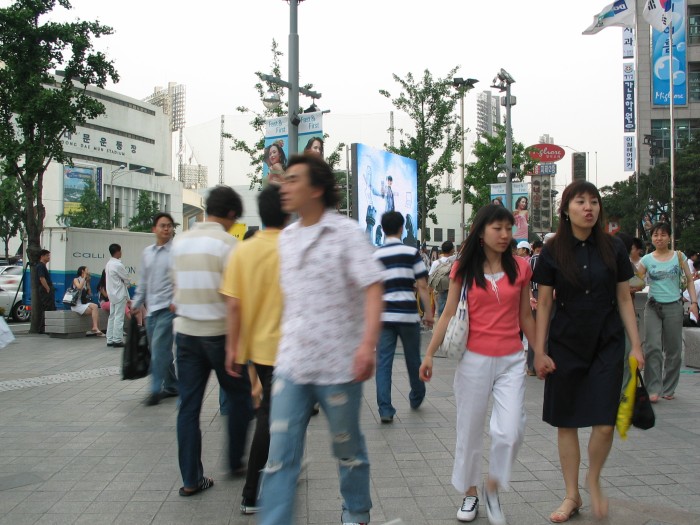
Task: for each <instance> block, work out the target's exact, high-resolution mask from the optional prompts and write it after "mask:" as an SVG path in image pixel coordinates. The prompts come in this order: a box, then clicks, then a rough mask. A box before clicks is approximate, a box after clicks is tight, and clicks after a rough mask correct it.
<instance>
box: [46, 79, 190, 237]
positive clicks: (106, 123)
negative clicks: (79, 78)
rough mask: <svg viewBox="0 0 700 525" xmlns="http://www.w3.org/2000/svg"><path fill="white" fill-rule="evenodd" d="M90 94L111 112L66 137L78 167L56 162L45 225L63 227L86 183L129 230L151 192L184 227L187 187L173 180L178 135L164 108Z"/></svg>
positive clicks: (50, 174)
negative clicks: (145, 195)
mask: <svg viewBox="0 0 700 525" xmlns="http://www.w3.org/2000/svg"><path fill="white" fill-rule="evenodd" d="M88 92H89V93H90V94H91V95H92V96H94V97H95V98H97V99H98V100H99V101H100V102H102V104H104V106H105V113H104V114H103V115H101V116H99V117H97V118H95V119H93V120H90V121H88V122H86V123H85V124H83V125H80V126H78V127H77V129H76V131H75V132H74V133H67V134H65V135H64V137H63V148H64V151H65V152H66V153H68V154H69V155H70V156H71V158H72V160H73V162H72V163H71V164H65V165H64V164H60V163H56V162H52V163H51V164H50V165H49V167H48V169H47V171H46V174H45V176H44V205H45V206H46V220H45V222H44V224H45V226H47V227H50V226H58V225H59V224H58V222H57V218H56V217H57V215H59V214H61V213H64V212H67V211H70V210H71V209H75V207H76V206H77V205H78V204H77V203H78V201H79V199H80V195H81V194H82V191H83V189H84V188H85V187H86V183H89V182H92V183H94V185H95V188H96V189H97V192H98V194H99V195H100V197H101V198H102V199H103V200H110V199H111V198H112V197H113V201H111V203H112V204H111V205H112V210H113V212H118V213H119V215H120V217H121V218H120V220H119V223H118V224H117V227H123V228H125V227H126V226H127V224H128V222H129V219H130V218H131V217H132V216H133V215H134V214H135V212H136V204H137V202H138V197H139V192H141V191H146V192H148V194H149V196H150V198H151V200H154V201H156V202H157V203H158V207H159V209H160V210H162V211H167V212H168V213H170V214H172V216H173V217H174V219H175V221H176V222H178V223H180V224H184V223H185V221H184V220H183V219H184V218H185V217H183V190H182V184H181V183H179V182H178V181H176V180H173V178H172V133H171V131H170V122H169V117H168V116H167V115H165V114H164V113H163V110H162V108H159V107H157V106H154V105H152V104H150V103H148V102H143V101H140V100H137V99H134V98H131V97H127V96H124V95H121V94H119V93H115V92H113V91H108V90H104V89H97V88H91V87H90V88H88Z"/></svg>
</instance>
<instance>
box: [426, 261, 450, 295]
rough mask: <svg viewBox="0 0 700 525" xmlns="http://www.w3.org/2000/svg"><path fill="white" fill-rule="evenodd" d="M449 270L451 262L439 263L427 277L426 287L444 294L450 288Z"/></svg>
mask: <svg viewBox="0 0 700 525" xmlns="http://www.w3.org/2000/svg"><path fill="white" fill-rule="evenodd" d="M450 270H452V261H447V262H442V263H440V264H439V265H438V267H437V268H435V271H434V272H433V274H432V275H431V276H430V277H428V286H430V287H431V288H432V289H433V290H435V291H436V292H446V291H447V290H448V289H449V288H450Z"/></svg>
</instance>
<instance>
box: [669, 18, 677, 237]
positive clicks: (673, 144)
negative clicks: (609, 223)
mask: <svg viewBox="0 0 700 525" xmlns="http://www.w3.org/2000/svg"><path fill="white" fill-rule="evenodd" d="M668 60H669V68H670V69H669V72H670V79H669V86H670V88H669V94H670V95H671V103H670V104H669V108H670V112H671V115H670V116H671V159H670V160H671V249H672V250H675V249H676V206H675V179H676V162H675V161H676V125H675V120H674V118H673V102H674V100H673V98H674V97H673V4H671V16H670V17H669V25H668Z"/></svg>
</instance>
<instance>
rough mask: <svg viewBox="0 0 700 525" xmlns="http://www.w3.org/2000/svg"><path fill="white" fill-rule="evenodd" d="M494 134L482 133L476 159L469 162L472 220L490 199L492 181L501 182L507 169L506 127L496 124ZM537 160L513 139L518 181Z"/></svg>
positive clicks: (466, 180) (468, 194) (455, 197)
mask: <svg viewBox="0 0 700 525" xmlns="http://www.w3.org/2000/svg"><path fill="white" fill-rule="evenodd" d="M495 131H496V133H495V134H494V135H488V134H485V135H480V136H479V139H478V140H477V141H476V143H475V144H474V149H473V151H472V152H473V154H474V156H475V157H476V160H475V161H474V162H471V163H468V164H467V166H466V170H465V175H464V187H465V188H467V189H468V190H467V191H466V192H465V193H466V195H465V199H466V201H467V203H468V204H471V206H472V214H471V219H473V218H474V216H475V215H476V212H478V211H479V208H481V207H482V206H486V205H487V204H488V203H489V202H490V200H491V198H490V197H491V188H490V187H489V185H490V184H495V183H497V182H498V175H501V174H503V173H504V172H505V169H504V166H505V164H506V128H505V126H501V125H497V126H495ZM535 164H536V162H535V161H533V160H532V159H531V158H530V157H529V156H528V154H527V148H526V147H525V146H523V144H522V143H521V142H516V141H515V140H514V141H513V171H514V172H515V173H516V175H515V180H522V179H523V174H524V173H528V172H530V171H531V170H532V169H533V168H534V166H535ZM458 199H459V193H458V192H453V202H457V200H458Z"/></svg>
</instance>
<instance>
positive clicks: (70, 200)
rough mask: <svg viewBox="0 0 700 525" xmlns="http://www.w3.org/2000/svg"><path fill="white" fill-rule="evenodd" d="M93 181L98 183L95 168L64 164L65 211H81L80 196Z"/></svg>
mask: <svg viewBox="0 0 700 525" xmlns="http://www.w3.org/2000/svg"><path fill="white" fill-rule="evenodd" d="M91 183H92V184H95V183H96V181H95V169H94V168H81V167H77V166H63V213H70V212H77V211H80V197H82V196H83V193H84V192H85V188H86V187H87V185H88V184H91Z"/></svg>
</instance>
